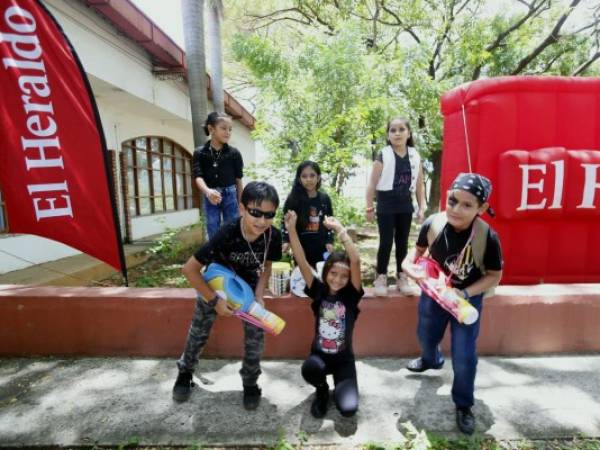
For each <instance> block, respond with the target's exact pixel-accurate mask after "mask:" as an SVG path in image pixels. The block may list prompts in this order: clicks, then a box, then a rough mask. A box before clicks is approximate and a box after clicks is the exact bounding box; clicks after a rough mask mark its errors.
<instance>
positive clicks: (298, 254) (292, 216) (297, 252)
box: [283, 209, 314, 288]
mask: <svg viewBox="0 0 600 450" xmlns="http://www.w3.org/2000/svg"><path fill="white" fill-rule="evenodd" d="M283 220H284V223H285V226H286V228H287V231H288V236H289V238H290V246H291V247H292V253H293V254H294V259H295V260H296V263H297V264H298V267H300V273H302V278H304V282H305V283H306V286H307V287H308V288H310V287H311V286H312V283H313V279H314V275H313V271H312V267H310V264H309V263H308V261H307V260H306V255H305V254H304V249H303V248H302V245H301V244H300V238H299V237H298V231H296V221H297V220H298V215H297V214H296V212H295V211H293V210H291V209H290V210H289V211H288V212H286V213H285V216H284V218H283Z"/></svg>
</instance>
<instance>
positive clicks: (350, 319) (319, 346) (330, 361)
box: [284, 210, 364, 418]
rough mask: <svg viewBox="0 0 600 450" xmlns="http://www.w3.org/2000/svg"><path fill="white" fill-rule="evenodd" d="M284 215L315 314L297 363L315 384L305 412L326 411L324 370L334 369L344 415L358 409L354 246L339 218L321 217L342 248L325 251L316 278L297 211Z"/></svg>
mask: <svg viewBox="0 0 600 450" xmlns="http://www.w3.org/2000/svg"><path fill="white" fill-rule="evenodd" d="M284 220H285V226H286V228H287V230H288V233H289V238H290V245H291V247H292V252H293V254H294V258H295V259H296V262H297V263H298V267H300V271H301V272H302V276H303V278H304V280H305V281H306V288H305V292H306V295H308V296H309V297H310V298H311V299H312V305H311V307H312V311H313V313H314V315H315V336H314V339H313V342H312V345H311V350H310V355H309V356H308V358H307V359H306V361H304V363H303V364H302V376H303V377H304V379H305V380H306V381H307V382H309V383H310V384H312V385H313V386H314V387H315V388H316V394H315V398H314V400H313V402H312V404H311V407H310V412H311V414H312V415H313V416H314V417H316V418H322V417H324V416H325V414H326V413H327V405H328V402H329V385H328V384H327V375H333V382H334V386H335V387H334V391H333V398H334V401H335V405H336V407H337V409H338V410H339V411H340V413H341V414H342V415H343V416H345V417H350V416H353V415H354V414H355V413H356V411H357V410H358V384H357V382H356V364H355V359H354V351H353V349H352V334H353V331H354V323H355V321H356V318H357V316H358V313H359V309H358V302H359V301H360V299H361V298H362V296H363V295H364V291H363V288H362V282H361V276H360V257H359V256H358V251H357V250H356V247H355V246H354V244H353V243H352V239H350V236H348V233H347V232H346V229H345V228H344V227H343V226H342V224H341V223H340V222H339V221H338V220H337V219H335V218H333V217H325V219H324V221H323V225H324V226H325V227H326V228H327V229H329V230H332V231H334V232H335V233H336V234H337V236H338V239H339V240H340V242H341V243H342V245H343V246H344V249H345V252H337V251H334V252H332V253H331V255H329V257H328V258H327V260H326V261H325V265H324V266H323V281H321V280H319V279H318V278H317V277H316V276H315V275H314V274H313V271H312V268H311V266H310V264H309V263H308V261H307V259H306V256H305V253H304V250H303V249H302V245H301V243H300V239H299V237H298V232H297V230H296V221H297V220H298V216H297V214H296V213H295V212H294V211H293V210H290V211H288V212H287V213H286V215H285V218H284Z"/></svg>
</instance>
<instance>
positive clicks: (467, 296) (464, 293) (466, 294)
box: [460, 289, 471, 300]
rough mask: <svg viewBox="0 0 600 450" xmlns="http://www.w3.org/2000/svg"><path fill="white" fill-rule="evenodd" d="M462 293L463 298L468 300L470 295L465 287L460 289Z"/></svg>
mask: <svg viewBox="0 0 600 450" xmlns="http://www.w3.org/2000/svg"><path fill="white" fill-rule="evenodd" d="M460 292H461V293H462V295H463V297H464V298H465V300H469V299H470V298H471V296H470V295H469V293H468V292H467V290H466V289H463V290H462V291H460Z"/></svg>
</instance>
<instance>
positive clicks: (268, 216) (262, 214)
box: [246, 208, 275, 220]
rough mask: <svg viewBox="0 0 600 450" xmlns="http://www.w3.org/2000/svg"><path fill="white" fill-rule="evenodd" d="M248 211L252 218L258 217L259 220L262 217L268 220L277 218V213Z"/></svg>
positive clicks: (256, 210) (254, 209)
mask: <svg viewBox="0 0 600 450" xmlns="http://www.w3.org/2000/svg"><path fill="white" fill-rule="evenodd" d="M246 211H248V214H250V215H251V216H252V217H256V218H257V219H258V218H260V217H264V218H265V219H267V220H268V219H272V218H273V217H275V211H261V210H260V209H256V208H248V209H246Z"/></svg>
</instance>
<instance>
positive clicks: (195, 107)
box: [181, 0, 208, 147]
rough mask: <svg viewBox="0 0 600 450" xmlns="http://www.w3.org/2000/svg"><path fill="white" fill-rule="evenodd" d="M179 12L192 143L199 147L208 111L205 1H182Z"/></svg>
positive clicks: (202, 141)
mask: <svg viewBox="0 0 600 450" xmlns="http://www.w3.org/2000/svg"><path fill="white" fill-rule="evenodd" d="M181 12H182V16H183V32H184V40H185V54H186V59H187V66H188V85H189V89H190V103H191V108H192V128H193V133H194V146H195V147H199V146H201V145H202V144H203V143H204V129H203V126H204V120H205V118H206V116H207V110H208V100H207V96H206V92H207V88H206V62H205V51H204V0H183V2H182V4H181Z"/></svg>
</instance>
